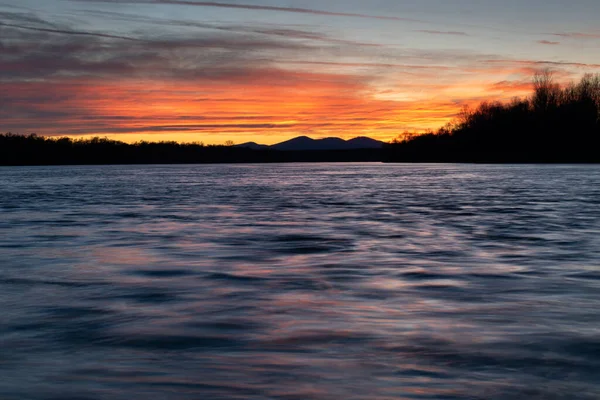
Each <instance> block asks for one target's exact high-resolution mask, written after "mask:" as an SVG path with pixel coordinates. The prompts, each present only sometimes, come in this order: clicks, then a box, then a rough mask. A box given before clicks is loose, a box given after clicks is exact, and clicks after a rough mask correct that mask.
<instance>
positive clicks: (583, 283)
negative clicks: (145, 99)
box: [0, 164, 600, 400]
mask: <svg viewBox="0 0 600 400" xmlns="http://www.w3.org/2000/svg"><path fill="white" fill-rule="evenodd" d="M0 215H1V216H2V218H0V307H1V309H2V319H1V321H0V343H1V347H0V349H1V350H0V374H1V376H2V379H0V398H2V399H8V400H12V399H35V400H37V399H43V400H46V399H86V400H87V399H111V400H112V399H126V400H131V399H132V398H143V399H337V398H340V399H398V398H407V399H434V398H435V399H465V398H466V399H492V398H493V399H505V398H506V399H515V398H527V399H536V398H537V399H563V398H564V399H572V398H581V399H588V398H589V399H595V398H599V397H600V382H599V381H598V376H599V375H598V373H599V371H600V292H599V289H600V167H596V166H467V165H438V166H433V165H429V166H427V165H416V166H413V165H370V164H352V165H347V164H346V165H333V164H331V165H328V164H320V165H300V164H298V165H264V166H249V165H244V166H126V167H125V166H110V167H50V168H41V167H36V168H1V169H0Z"/></svg>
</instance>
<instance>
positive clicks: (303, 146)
mask: <svg viewBox="0 0 600 400" xmlns="http://www.w3.org/2000/svg"><path fill="white" fill-rule="evenodd" d="M383 145H384V142H381V141H379V140H375V139H371V138H368V137H364V136H361V137H357V138H354V139H351V140H344V139H340V138H336V137H330V138H324V139H311V138H309V137H308V136H298V137H296V138H293V139H290V140H286V141H285V142H281V143H277V144H274V145H272V146H267V145H264V144H257V143H254V142H248V143H242V144H238V145H236V146H235V147H238V148H247V149H252V150H266V149H272V150H280V151H310V150H357V149H381V148H382V147H383Z"/></svg>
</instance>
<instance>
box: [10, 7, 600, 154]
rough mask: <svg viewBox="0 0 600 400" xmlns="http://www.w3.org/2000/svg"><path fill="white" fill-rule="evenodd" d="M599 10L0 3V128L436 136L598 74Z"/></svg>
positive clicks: (114, 134)
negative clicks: (483, 113)
mask: <svg viewBox="0 0 600 400" xmlns="http://www.w3.org/2000/svg"><path fill="white" fill-rule="evenodd" d="M599 15H600V1H598V0H571V1H564V0H504V1H499V0H454V1H448V0H370V1H366V0H343V1H342V0H327V1H323V0H321V1H316V0H240V1H236V0H223V2H220V1H219V2H201V1H194V0H154V1H153V0H123V1H121V0H104V1H102V0H0V89H1V96H0V132H9V131H11V132H14V133H30V132H36V133H38V134H41V135H52V136H64V135H68V136H108V137H110V138H115V139H120V140H124V141H129V142H130V141H136V140H140V139H144V140H152V141H154V140H178V141H185V142H190V141H203V142H205V143H223V142H225V141H226V140H233V141H234V142H236V143H241V142H246V141H256V142H260V143H266V144H271V143H275V142H279V141H282V140H286V139H289V138H292V137H294V136H299V135H307V136H311V137H314V138H319V137H327V136H338V137H342V138H352V137H356V136H370V137H373V138H378V139H381V140H390V139H393V138H394V137H396V136H398V135H399V134H400V133H402V132H403V131H405V130H425V129H435V128H438V127H440V126H442V125H444V124H445V123H446V122H447V121H449V120H450V119H452V117H453V116H454V115H456V113H457V112H458V111H459V110H460V109H461V107H462V106H463V105H469V104H476V103H478V102H480V101H482V100H486V99H498V100H508V99H510V98H512V97H514V96H523V95H527V94H528V92H529V88H530V85H529V83H530V81H531V77H532V74H533V73H534V72H535V71H536V70H539V69H544V68H551V69H552V70H554V71H555V74H556V76H557V78H558V79H559V80H561V81H565V82H567V81H570V80H573V79H577V78H578V77H579V76H580V75H581V74H583V73H585V72H600V51H599V49H600V22H598V16H599Z"/></svg>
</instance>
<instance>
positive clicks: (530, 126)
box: [387, 71, 600, 162]
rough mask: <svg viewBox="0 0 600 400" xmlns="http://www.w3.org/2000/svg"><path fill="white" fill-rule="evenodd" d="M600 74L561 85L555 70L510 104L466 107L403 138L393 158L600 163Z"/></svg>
mask: <svg viewBox="0 0 600 400" xmlns="http://www.w3.org/2000/svg"><path fill="white" fill-rule="evenodd" d="M599 145H600V75H598V74H596V75H592V74H587V75H584V76H583V77H582V78H581V80H580V81H579V82H577V83H571V84H569V85H566V86H561V85H559V84H558V83H556V81H555V79H554V77H553V75H552V73H551V72H548V71H545V72H541V73H538V74H536V75H535V77H534V78H533V93H532V94H531V95H530V96H529V97H527V98H516V99H514V100H512V101H511V102H508V103H501V102H483V103H481V104H480V105H479V106H478V107H477V108H476V109H474V110H470V109H468V108H465V109H463V111H462V112H461V113H460V115H459V116H458V118H457V119H456V120H455V121H453V122H452V123H450V124H448V125H446V126H445V127H443V128H441V129H439V130H438V131H437V132H430V133H427V134H424V135H413V136H411V137H409V138H408V139H406V140H397V141H395V142H394V143H393V144H392V145H390V146H389V152H388V154H387V158H388V161H431V162H440V161H441V162H600V154H599V150H600V146H599Z"/></svg>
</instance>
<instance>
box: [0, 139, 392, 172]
mask: <svg viewBox="0 0 600 400" xmlns="http://www.w3.org/2000/svg"><path fill="white" fill-rule="evenodd" d="M381 159H382V156H381V150H379V149H365V150H360V149H358V150H333V151H328V150H327V151H277V150H271V149H267V150H253V149H250V148H239V147H235V146H233V143H232V142H230V141H227V142H225V145H205V144H203V143H201V142H196V143H178V142H174V141H162V142H147V141H140V142H136V143H125V142H121V141H118V140H111V139H108V138H100V137H94V138H91V139H71V138H67V137H62V138H49V137H44V136H38V135H35V134H30V135H17V134H12V133H6V134H0V165H83V164H202V163H270V162H347V161H381Z"/></svg>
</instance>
